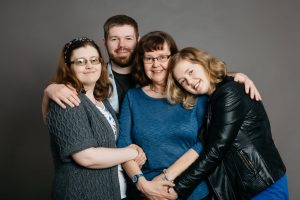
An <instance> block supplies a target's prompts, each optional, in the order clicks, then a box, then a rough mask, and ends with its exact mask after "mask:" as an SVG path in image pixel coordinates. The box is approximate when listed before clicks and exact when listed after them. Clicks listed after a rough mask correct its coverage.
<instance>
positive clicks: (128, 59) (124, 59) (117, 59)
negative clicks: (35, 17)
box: [109, 50, 136, 68]
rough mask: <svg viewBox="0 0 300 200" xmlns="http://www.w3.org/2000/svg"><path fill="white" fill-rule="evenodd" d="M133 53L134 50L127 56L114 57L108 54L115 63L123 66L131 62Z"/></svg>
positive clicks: (134, 52)
mask: <svg viewBox="0 0 300 200" xmlns="http://www.w3.org/2000/svg"><path fill="white" fill-rule="evenodd" d="M135 55H136V50H134V51H132V52H131V53H130V54H129V56H128V57H116V56H114V55H112V54H109V58H110V59H111V61H112V62H113V63H115V64H116V65H118V66H120V67H122V68H125V67H128V66H130V65H132V64H133V61H134V58H135Z"/></svg>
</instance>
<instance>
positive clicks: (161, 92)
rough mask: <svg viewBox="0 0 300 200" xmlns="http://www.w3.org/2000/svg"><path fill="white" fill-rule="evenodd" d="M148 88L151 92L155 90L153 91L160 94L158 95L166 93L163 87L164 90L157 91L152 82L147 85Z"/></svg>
mask: <svg viewBox="0 0 300 200" xmlns="http://www.w3.org/2000/svg"><path fill="white" fill-rule="evenodd" d="M149 88H150V90H151V91H152V92H155V93H157V94H160V95H162V96H164V95H165V94H166V91H165V89H164V91H158V90H157V89H156V88H155V87H153V85H152V84H150V85H149Z"/></svg>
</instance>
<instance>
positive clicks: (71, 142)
mask: <svg viewBox="0 0 300 200" xmlns="http://www.w3.org/2000/svg"><path fill="white" fill-rule="evenodd" d="M89 124H90V123H89V120H88V118H87V115H86V113H85V110H84V108H83V105H80V106H78V107H75V108H71V107H67V108H66V109H63V108H61V107H60V106H59V105H57V104H56V103H54V102H51V103H50V105H49V112H48V115H47V128H48V130H49V133H50V139H51V143H52V148H54V151H55V152H56V153H57V154H58V156H59V158H60V159H61V160H62V161H64V162H70V159H71V157H70V156H71V155H72V154H73V153H76V152H79V151H82V150H84V149H87V148H90V147H95V146H97V141H96V140H95V138H94V137H93V134H92V131H91V127H90V125H89Z"/></svg>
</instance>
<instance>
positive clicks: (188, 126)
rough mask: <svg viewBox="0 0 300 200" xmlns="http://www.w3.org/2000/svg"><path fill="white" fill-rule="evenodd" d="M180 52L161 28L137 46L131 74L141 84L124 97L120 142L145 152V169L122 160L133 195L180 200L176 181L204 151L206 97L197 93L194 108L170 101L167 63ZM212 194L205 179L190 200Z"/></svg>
mask: <svg viewBox="0 0 300 200" xmlns="http://www.w3.org/2000/svg"><path fill="white" fill-rule="evenodd" d="M176 52H177V46H176V44H175V41H174V40H173V38H172V37H171V36H170V35H169V34H167V33H165V32H161V31H154V32H150V33H148V34H146V35H145V36H143V37H142V38H141V39H140V41H139V44H138V47H137V54H138V55H137V65H136V68H134V69H133V72H132V73H133V77H134V78H135V79H136V81H137V83H138V84H139V85H140V86H141V87H138V88H134V89H130V90H129V91H128V92H127V94H126V96H125V98H124V100H123V104H122V107H121V112H120V118H119V122H120V136H119V138H118V143H117V145H118V147H126V146H128V145H130V144H137V145H139V146H140V147H141V148H143V150H144V152H145V153H146V155H147V161H146V163H145V165H144V166H143V167H142V169H140V168H139V166H138V165H137V164H136V163H135V162H134V161H128V162H126V163H125V164H123V168H124V169H125V171H126V172H127V174H128V175H129V177H130V178H131V179H132V184H131V186H129V187H130V189H132V191H131V193H132V194H134V195H133V199H141V198H143V197H146V198H149V199H156V198H164V199H176V198H177V196H176V194H175V193H172V189H171V187H172V186H173V183H172V181H173V180H174V179H175V178H176V177H177V176H178V175H179V174H180V173H181V172H182V171H183V170H185V169H186V168H187V167H188V166H189V165H190V164H191V163H192V162H193V161H195V160H196V158H198V155H199V153H200V152H201V150H202V145H201V142H200V141H199V140H198V137H197V135H198V131H197V130H198V129H199V128H200V127H201V125H202V120H201V119H202V118H203V117H204V113H205V105H206V97H199V99H198V103H197V106H195V108H194V109H192V110H186V109H184V108H183V107H182V106H181V105H180V104H176V105H171V104H169V103H168V101H167V99H166V80H167V79H166V78H167V68H168V61H169V58H170V56H171V55H173V54H175V53H176ZM135 186H136V187H135ZM136 188H137V189H138V190H137V189H136ZM208 194H209V190H208V188H207V185H206V183H205V182H204V181H202V182H201V183H200V182H199V184H198V187H197V189H196V190H195V193H194V194H192V195H191V196H190V198H189V199H203V198H205V197H207V195H208Z"/></svg>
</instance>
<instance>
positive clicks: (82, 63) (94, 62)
mask: <svg viewBox="0 0 300 200" xmlns="http://www.w3.org/2000/svg"><path fill="white" fill-rule="evenodd" d="M88 61H90V63H91V64H92V65H98V64H100V59H99V58H98V57H92V58H91V59H89V60H87V59H86V58H77V59H75V60H73V61H71V62H70V63H71V64H74V65H76V66H82V67H83V66H86V64H87V63H88Z"/></svg>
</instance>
